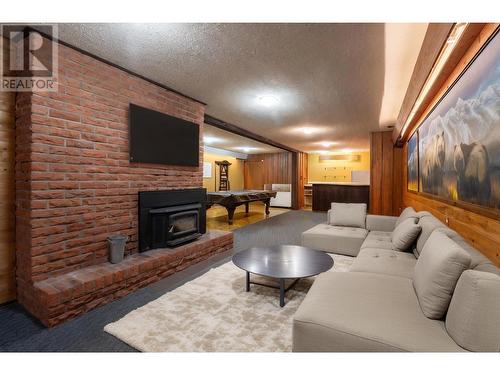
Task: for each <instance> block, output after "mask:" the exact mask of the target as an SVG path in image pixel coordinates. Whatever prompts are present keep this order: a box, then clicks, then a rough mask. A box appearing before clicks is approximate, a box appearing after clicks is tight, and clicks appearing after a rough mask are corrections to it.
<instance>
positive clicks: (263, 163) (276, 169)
mask: <svg viewBox="0 0 500 375" xmlns="http://www.w3.org/2000/svg"><path fill="white" fill-rule="evenodd" d="M291 183H292V153H291V152H279V153H273V154H254V155H248V159H247V160H246V161H245V189H263V188H264V185H265V184H291Z"/></svg>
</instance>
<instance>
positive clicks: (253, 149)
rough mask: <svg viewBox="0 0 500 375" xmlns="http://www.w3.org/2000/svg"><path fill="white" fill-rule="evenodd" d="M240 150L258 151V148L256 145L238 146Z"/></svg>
mask: <svg viewBox="0 0 500 375" xmlns="http://www.w3.org/2000/svg"><path fill="white" fill-rule="evenodd" d="M237 149H238V150H241V151H243V152H250V151H256V150H258V148H256V147H237Z"/></svg>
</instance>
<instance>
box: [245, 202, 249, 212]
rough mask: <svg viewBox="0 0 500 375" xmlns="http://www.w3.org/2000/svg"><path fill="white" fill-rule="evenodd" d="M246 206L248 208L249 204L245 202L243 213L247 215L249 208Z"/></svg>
mask: <svg viewBox="0 0 500 375" xmlns="http://www.w3.org/2000/svg"><path fill="white" fill-rule="evenodd" d="M248 206H249V203H248V202H246V203H245V213H247V214H248V210H249V207H248Z"/></svg>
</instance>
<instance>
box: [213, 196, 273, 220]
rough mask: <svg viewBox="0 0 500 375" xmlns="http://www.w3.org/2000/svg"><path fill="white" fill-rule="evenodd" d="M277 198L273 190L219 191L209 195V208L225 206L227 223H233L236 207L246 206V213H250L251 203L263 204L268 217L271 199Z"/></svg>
mask: <svg viewBox="0 0 500 375" xmlns="http://www.w3.org/2000/svg"><path fill="white" fill-rule="evenodd" d="M274 197H276V192H275V191H272V190H234V191H217V192H209V193H207V208H210V207H212V206H213V205H214V204H218V205H220V206H223V207H225V208H226V210H227V221H228V223H229V224H232V223H233V217H234V211H235V210H236V207H238V206H241V205H242V204H244V205H245V212H246V213H248V204H249V203H250V202H259V201H260V202H263V203H264V204H265V205H266V215H269V204H270V202H271V198H274Z"/></svg>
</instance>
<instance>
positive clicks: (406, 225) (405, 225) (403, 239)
mask: <svg viewBox="0 0 500 375" xmlns="http://www.w3.org/2000/svg"><path fill="white" fill-rule="evenodd" d="M417 222H418V219H417V218H416V217H409V218H408V219H406V220H404V221H402V222H401V223H400V224H399V225H398V226H396V228H395V229H394V231H393V232H392V234H391V241H392V245H393V246H394V250H397V251H406V250H408V249H409V248H410V247H411V246H412V245H413V243H414V242H415V240H416V239H417V236H418V235H419V233H420V231H421V230H422V228H421V227H420V225H418V224H417Z"/></svg>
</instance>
